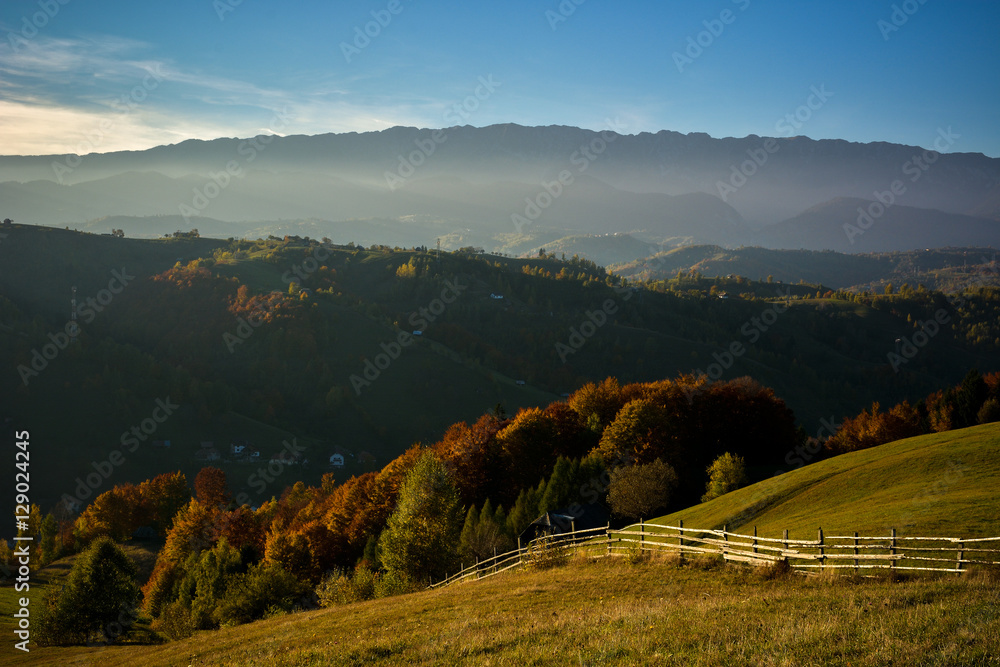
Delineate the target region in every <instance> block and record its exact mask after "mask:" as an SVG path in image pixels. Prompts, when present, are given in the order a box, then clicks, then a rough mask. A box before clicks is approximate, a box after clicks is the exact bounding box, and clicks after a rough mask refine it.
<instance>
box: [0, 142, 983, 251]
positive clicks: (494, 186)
mask: <svg viewBox="0 0 1000 667" xmlns="http://www.w3.org/2000/svg"><path fill="white" fill-rule="evenodd" d="M625 131H627V128H626V130H625ZM942 132H945V130H942ZM942 136H943V135H942ZM938 138H940V137H938V136H936V135H934V134H933V133H931V134H929V135H928V144H929V145H932V144H933V143H934V141H935V140H936V139H938ZM946 143H947V142H946ZM954 146H955V147H956V148H960V147H961V137H960V136H958V137H957V138H955V139H954ZM929 155H930V154H926V153H925V151H924V150H923V149H921V148H918V147H913V146H903V145H898V144H890V143H884V142H876V143H870V144H859V143H851V142H847V141H842V140H818V141H817V140H812V139H809V138H806V137H792V138H777V139H769V138H764V137H758V136H756V135H750V136H748V137H743V138H723V139H715V138H712V137H709V136H708V135H705V134H701V133H691V134H686V135H685V134H681V133H678V132H671V131H666V130H664V131H661V132H658V133H656V134H651V133H640V134H636V135H620V134H616V133H613V132H603V133H602V132H595V131H592V130H584V129H580V128H574V127H565V126H548V127H523V126H520V125H514V124H506V125H493V126H489V127H484V128H475V127H470V126H462V127H451V128H446V129H442V130H430V129H417V128H412V127H393V128H390V129H387V130H383V131H381V132H366V133H360V134H359V133H345V134H324V135H316V136H303V135H293V136H286V137H278V136H258V137H255V138H250V139H238V138H222V139H215V140H212V141H200V140H189V141H184V142H181V143H179V144H174V145H169V146H158V147H156V148H152V149H149V150H145V151H126V152H116V153H107V154H92V155H86V156H82V157H80V156H0V201H2V202H3V203H4V205H5V211H4V212H3V215H4V216H5V217H12V218H14V219H15V220H17V221H23V222H27V223H34V224H47V225H60V226H61V225H65V224H79V223H84V222H87V221H91V220H94V219H97V218H102V217H106V216H115V215H126V216H158V215H178V214H181V215H186V216H187V217H188V218H192V217H194V216H198V217H208V218H214V219H218V220H220V221H225V222H250V223H252V224H250V225H248V228H252V229H260V228H261V225H260V224H256V222H255V221H262V220H289V219H293V220H294V219H316V220H320V221H349V220H356V219H375V218H377V219H386V220H400V221H401V220H402V219H403V218H407V217H409V216H426V217H428V218H429V219H433V220H435V222H436V227H437V228H436V229H435V233H436V236H449V235H452V234H456V233H457V234H459V235H460V236H462V238H465V239H467V240H468V241H469V242H470V243H474V244H476V245H483V246H484V247H487V248H497V247H498V244H497V243H496V242H495V239H496V237H497V235H499V234H508V233H511V232H518V233H523V232H525V231H530V232H532V233H536V232H542V233H544V232H552V233H553V234H555V233H556V232H557V230H558V232H560V233H559V234H557V235H559V236H566V235H573V234H581V233H583V234H598V235H603V234H606V233H624V232H635V231H640V232H646V233H647V236H648V237H650V238H652V239H654V240H655V241H656V242H658V241H661V240H663V239H665V238H668V237H687V236H690V237H692V239H693V240H694V241H696V242H698V243H720V244H724V245H730V246H732V245H739V244H743V243H760V244H765V245H770V246H776V247H805V248H810V249H817V250H818V249H837V250H847V251H852V252H856V251H859V250H861V251H864V250H902V249H909V248H915V247H932V246H937V245H995V244H996V243H997V241H998V240H1000V233H998V232H997V229H996V228H995V227H993V226H989V225H985V224H984V223H983V222H981V220H993V221H995V220H996V219H997V217H998V215H1000V208H998V204H997V201H998V199H997V197H998V194H997V193H998V188H1000V159H996V158H989V157H986V156H984V155H982V154H978V153H947V154H941V155H939V156H938V157H937V158H936V159H935V160H933V163H930V160H928V159H927V158H928V156H929ZM931 157H933V156H931ZM922 160H923V161H924V162H921V161H922ZM755 161H756V162H755ZM227 169H228V170H229V171H228V173H227ZM740 169H742V170H743V172H744V173H748V174H750V175H749V177H746V178H745V183H744V182H743V181H744V175H743V173H740V171H739V170H740ZM560 175H561V176H562V177H563V180H564V181H565V182H564V183H562V184H560V183H559V178H560ZM59 181H61V183H60V182H59ZM896 181H900V182H902V183H903V184H904V185H905V191H904V192H902V194H900V195H899V196H897V197H896V198H895V203H894V205H893V206H892V207H890V210H889V211H888V212H887V213H886V215H885V217H884V219H883V220H881V221H879V223H878V224H877V225H876V226H875V227H876V228H874V229H872V230H871V231H869V232H868V233H866V234H865V235H864V237H862V238H860V239H858V243H857V247H854V244H850V243H849V239H848V238H847V235H846V234H845V233H844V231H843V229H842V227H843V225H844V224H848V223H849V224H854V223H855V220H856V218H857V214H856V212H855V211H853V210H851V209H850V207H844V206H841V205H840V204H839V203H838V202H842V200H846V199H851V200H861V199H864V200H869V201H871V200H873V198H875V197H876V195H877V193H882V192H885V191H887V190H888V189H889V188H891V187H892V184H893V183H894V182H896ZM545 184H548V186H546V185H545ZM723 184H725V185H723ZM390 186H391V187H390ZM831 203H832V204H831ZM861 203H862V204H863V203H864V202H861ZM859 205H860V204H859ZM817 207H820V209H819V211H820V212H822V214H823V216H825V218H824V219H823V220H822V221H821V220H820V217H823V216H820V215H819V214H818V213H817ZM854 208H856V206H854ZM922 209H935V210H936V212H935V213H933V214H932V213H926V212H921V213H918V211H919V210H922ZM968 214H973V217H972V218H969V219H960V218H956V217H954V216H960V215H968ZM519 219H520V220H522V221H526V222H527V226H530V227H531V228H532V229H530V230H526V229H525V225H524V224H523V223H521V224H519V223H518V220H519ZM911 220H916V223H915V224H917V228H916V229H914V228H913V225H912V224H911ZM955 225H958V227H959V228H960V231H959V232H958V234H957V236H956V237H952V236H950V232H942V233H937V232H935V231H934V230H933V228H934V227H941V226H945V227H949V228H951V227H955ZM835 227H836V228H837V229H834V228H835ZM760 228H763V230H762V231H761V233H760V234H757V233H756V232H755V231H754V230H755V229H760ZM837 230H839V231H837ZM127 231H128V230H127ZM162 231H163V232H164V233H168V232H170V231H174V230H172V229H164V230H162ZM561 232H565V233H564V234H563V233H561ZM343 240H344V241H346V240H349V239H343ZM421 240H422V242H424V243H433V242H434V239H433V238H423V239H421ZM380 241H381V242H385V243H412V242H415V241H414V240H412V237H411V236H410V235H409V234H401V235H400V236H399V237H398V239H397V238H395V237H392V236H389V237H386V238H383V239H380ZM845 244H846V245H845ZM592 259H594V260H595V261H598V262H606V261H607V260H609V259H611V260H614V259H618V260H620V259H621V258H619V257H615V258H612V257H593V258H592Z"/></svg>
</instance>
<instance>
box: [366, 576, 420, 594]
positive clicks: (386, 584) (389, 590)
mask: <svg viewBox="0 0 1000 667" xmlns="http://www.w3.org/2000/svg"><path fill="white" fill-rule="evenodd" d="M418 590H420V586H419V585H418V584H416V583H414V582H413V581H411V580H410V579H407V577H406V575H404V574H403V573H402V572H396V571H392V570H390V571H388V572H383V573H382V574H381V575H380V576H379V577H378V578H377V579H376V580H375V597H377V598H388V597H392V596H394V595H405V594H406V593H413V592H415V591H418Z"/></svg>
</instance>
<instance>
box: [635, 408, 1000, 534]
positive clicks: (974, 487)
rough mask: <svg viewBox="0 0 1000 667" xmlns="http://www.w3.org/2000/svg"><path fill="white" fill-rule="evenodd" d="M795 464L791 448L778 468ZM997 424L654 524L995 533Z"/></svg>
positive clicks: (998, 522)
mask: <svg viewBox="0 0 1000 667" xmlns="http://www.w3.org/2000/svg"><path fill="white" fill-rule="evenodd" d="M797 460H801V459H800V457H799V456H798V455H797V454H796V453H795V452H790V453H789V457H788V459H787V461H786V462H791V464H792V465H795V464H796V462H797ZM998 480H1000V424H985V425H982V426H974V427H971V428H967V429H962V430H959V431H950V432H946V433H937V434H931V435H923V436H919V437H916V438H908V439H906V440H899V441H897V442H892V443H888V444H885V445H881V446H879V447H873V448H871V449H865V450H861V451H857V452H851V453H848V454H842V455H840V456H836V457H833V458H830V459H827V460H824V461H819V462H817V463H814V464H812V465H808V466H805V467H801V468H798V469H795V470H791V471H789V472H786V473H784V474H780V475H777V476H775V477H772V478H770V479H767V480H765V481H762V482H758V483H756V484H753V485H751V486H747V487H744V488H742V489H738V490H736V491H733V492H731V493H728V494H726V495H724V496H720V497H719V498H716V499H714V500H711V501H709V502H707V503H703V504H701V505H696V506H694V507H690V508H688V509H685V510H683V511H680V512H675V513H673V514H670V515H667V516H664V517H661V518H659V519H657V520H656V521H655V523H662V524H667V525H672V526H675V525H677V523H676V522H677V520H678V519H683V520H684V524H685V525H686V526H692V527H698V528H701V527H705V528H721V527H722V526H723V525H726V526H728V527H729V530H733V531H738V532H747V531H752V530H753V527H754V526H756V527H757V530H758V534H760V535H761V536H765V537H781V534H782V531H783V530H785V529H788V531H789V533H790V535H792V536H794V537H799V538H801V539H807V538H809V539H811V537H812V536H814V535H815V531H816V530H817V528H819V527H822V528H823V530H824V531H826V533H827V534H829V535H850V534H852V533H853V532H854V531H858V532H859V533H860V534H861V535H882V534H888V532H889V529H890V528H896V529H897V532H898V534H900V535H914V536H938V535H940V536H954V537H995V536H997V535H1000V519H998V517H1000V499H998V498H997V495H996V493H994V489H995V488H996V486H997V483H998Z"/></svg>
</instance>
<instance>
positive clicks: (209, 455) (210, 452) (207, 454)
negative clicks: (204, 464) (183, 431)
mask: <svg viewBox="0 0 1000 667" xmlns="http://www.w3.org/2000/svg"><path fill="white" fill-rule="evenodd" d="M194 458H195V459H197V460H198V461H218V460H219V459H221V458H222V455H221V454H219V450H218V449H216V448H215V447H205V443H202V447H201V449H199V450H198V451H197V452H195V454H194Z"/></svg>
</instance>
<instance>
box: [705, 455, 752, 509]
mask: <svg viewBox="0 0 1000 667" xmlns="http://www.w3.org/2000/svg"><path fill="white" fill-rule="evenodd" d="M707 472H708V478H709V479H708V484H706V485H705V495H703V496H702V497H701V502H703V503H704V502H708V501H709V500H712V499H713V498H718V497H719V496H723V495H725V494H727V493H729V492H730V491H735V490H736V489H738V488H740V487H741V486H743V485H745V484H746V483H747V472H746V461H745V460H744V458H743V457H742V456H736V455H734V454H730V453H729V452H726V453H725V454H723V455H722V456H720V457H719V458H717V459H715V461H714V462H713V463H712V465H710V466H709V467H708V470H707Z"/></svg>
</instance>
